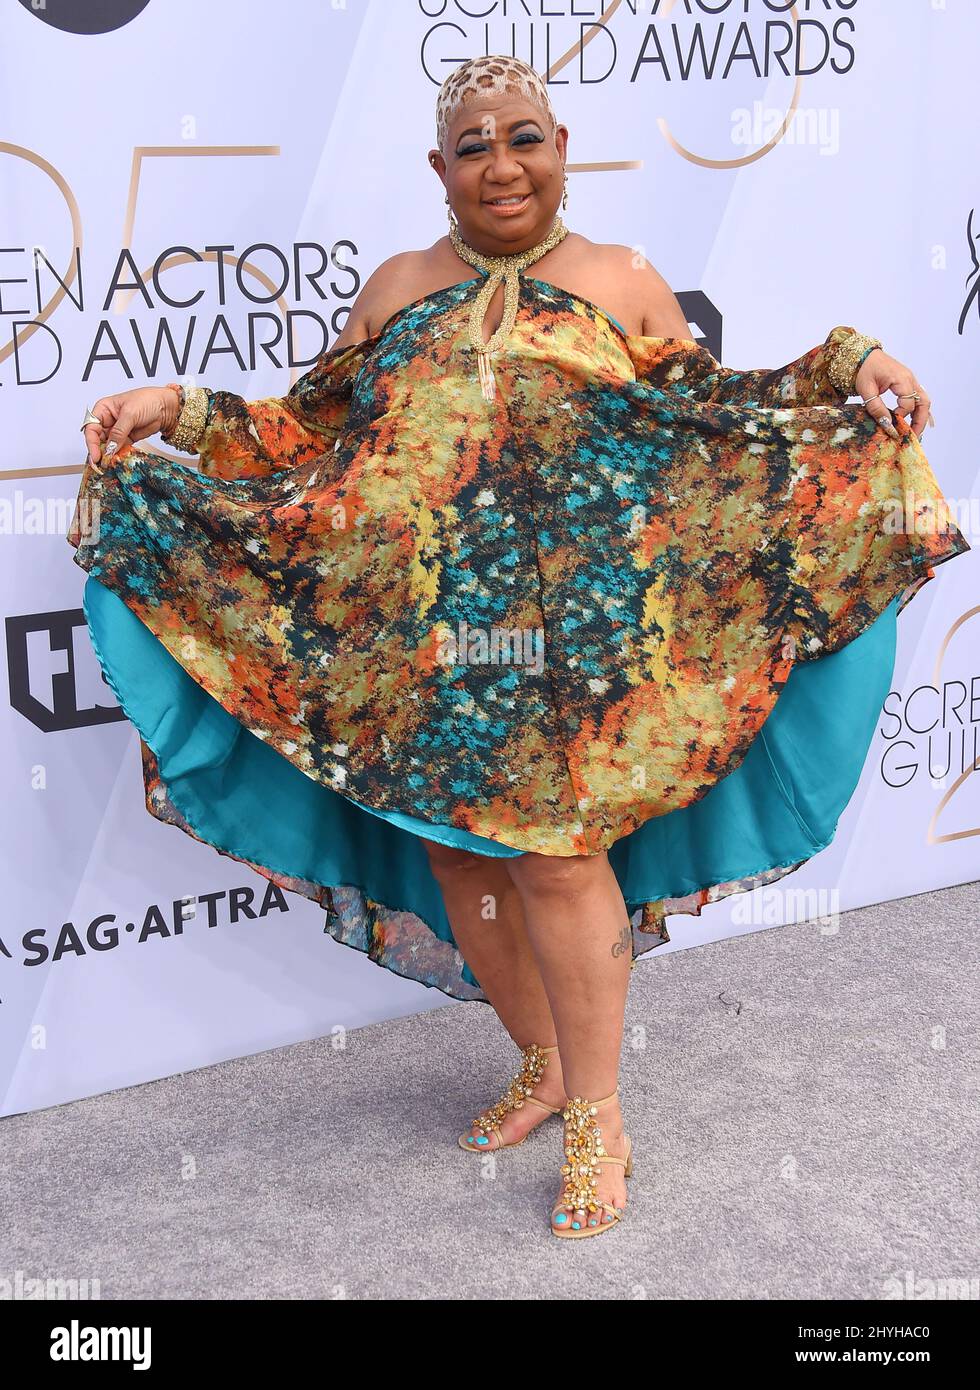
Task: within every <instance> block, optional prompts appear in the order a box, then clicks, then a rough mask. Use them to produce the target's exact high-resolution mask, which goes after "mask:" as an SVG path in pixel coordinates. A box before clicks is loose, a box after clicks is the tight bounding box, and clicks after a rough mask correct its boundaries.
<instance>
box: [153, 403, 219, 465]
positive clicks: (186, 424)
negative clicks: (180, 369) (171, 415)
mask: <svg viewBox="0 0 980 1390" xmlns="http://www.w3.org/2000/svg"><path fill="white" fill-rule="evenodd" d="M183 394H184V403H183V406H182V407H181V410H180V413H179V414H178V416H177V419H176V420H175V421H174V423H173V425H172V427H171V428H170V429H169V430H161V431H160V438H161V439H162V440H163V442H164V444H169V445H170V446H171V448H174V449H179V450H180V452H181V453H183V454H196V453H197V446H198V443H199V442H200V438H201V435H202V434H203V433H204V428H205V426H206V424H207V420H208V406H209V404H210V399H209V398H210V393H209V391H208V389H207V387H206V386H189V387H187V388H186V389H185V390H184V393H183Z"/></svg>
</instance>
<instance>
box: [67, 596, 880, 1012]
mask: <svg viewBox="0 0 980 1390" xmlns="http://www.w3.org/2000/svg"><path fill="white" fill-rule="evenodd" d="M899 602H900V599H899V596H898V595H896V596H895V598H893V599H892V601H891V602H890V603H889V604H888V606H887V607H886V608H885V609H884V610H883V612H882V613H881V614H880V615H879V616H878V618H877V619H876V620H875V621H874V622H873V623H872V624H871V625H870V626H869V627H867V628H866V629H865V630H864V632H862V633H861V634H860V635H859V636H858V637H856V638H854V639H853V640H852V641H851V642H849V643H848V644H847V645H846V646H844V647H843V648H841V649H840V650H839V651H836V652H833V653H830V654H828V655H825V656H823V657H821V658H820V659H816V660H807V661H803V662H799V663H797V664H796V665H795V666H794V667H793V668H792V670H791V672H790V675H789V678H788V680H787V682H786V684H785V686H784V687H783V690H782V691H781V693H780V695H779V698H778V699H777V701H776V703H775V705H774V706H773V709H772V711H771V713H770V714H769V717H768V719H767V720H766V722H765V724H764V725H763V727H762V729H761V730H760V732H759V733H758V734H757V736H756V737H755V739H754V740H753V742H752V743H751V744H750V746H749V748H748V751H747V753H746V756H745V757H744V758H743V760H742V762H741V763H740V764H739V765H738V767H737V768H735V769H734V771H732V772H731V773H729V774H728V775H727V776H726V777H724V778H722V779H721V780H720V781H719V782H717V783H716V784H715V785H714V786H713V787H712V788H711V789H710V791H709V792H708V793H707V794H706V795H705V796H703V797H702V798H700V799H699V800H698V801H696V802H693V803H691V804H690V805H688V806H685V807H680V808H678V809H676V810H674V811H671V812H669V813H668V814H666V815H663V816H656V817H654V818H652V819H651V820H649V821H647V822H646V823H645V824H644V825H642V826H640V827H639V828H638V829H636V830H634V831H632V832H631V833H629V834H627V835H625V836H623V837H622V838H621V839H620V840H618V841H617V842H616V843H615V844H614V845H612V846H611V847H610V849H609V850H608V857H609V863H610V865H611V867H612V869H613V871H614V873H615V875H616V879H617V881H618V883H619V886H620V889H621V891H622V893H623V897H624V899H625V902H626V905H627V908H628V909H629V910H630V912H632V911H633V910H635V909H636V908H638V907H640V906H642V905H643V904H644V903H647V902H652V901H657V900H660V899H666V898H680V897H683V896H685V895H687V894H690V893H694V892H697V891H699V890H701V889H704V888H708V887H711V886H713V885H719V884H728V883H730V882H732V881H733V880H737V879H742V878H750V877H752V876H754V875H758V874H762V873H765V872H767V871H769V870H773V869H776V868H780V867H787V868H788V867H790V866H793V865H797V864H799V863H800V862H801V861H804V860H806V859H808V858H810V857H811V856H812V855H813V854H815V853H817V852H818V851H819V850H821V849H823V848H825V847H826V846H827V845H828V844H829V843H830V842H831V840H832V839H833V837H834V833H835V830H836V826H837V821H838V819H839V817H840V815H841V813H842V812H843V810H844V809H845V807H846V806H847V803H848V801H849V800H850V798H851V796H852V795H853V792H854V790H855V788H856V786H857V784H858V781H859V779H860V777H861V773H862V770H863V767H864V763H865V759H866V757H867V753H868V749H869V746H870V744H871V741H872V739H873V737H874V732H875V727H876V725H877V722H878V719H879V716H880V712H881V708H882V705H883V703H884V701H885V698H886V696H887V694H888V691H889V688H890V682H891V678H892V674H893V670H894V661H895V651H896V620H897V614H898V607H899ZM83 606H84V611H85V616H86V619H87V621H88V626H89V633H90V636H91V640H92V644H93V647H94V649H95V652H96V655H97V657H98V660H99V663H100V665H101V666H102V669H103V671H104V673H105V675H106V679H107V681H108V683H109V685H110V687H111V689H112V690H113V692H114V693H115V695H116V698H117V699H118V701H119V703H120V705H121V706H122V708H123V711H124V713H125V714H126V716H127V718H128V719H129V720H130V721H131V722H132V724H133V725H134V726H135V727H136V729H137V730H138V732H139V734H140V735H141V737H142V738H143V739H144V741H145V742H146V744H147V746H148V747H149V748H150V749H151V750H152V752H153V754H154V755H155V757H156V759H157V763H158V769H159V773H160V777H161V780H162V781H163V783H164V784H165V785H166V788H167V792H168V794H169V796H170V798H171V801H172V803H173V805H174V806H175V807H176V808H177V810H178V811H179V813H180V815H181V816H183V817H184V818H185V819H186V821H187V823H188V825H189V826H190V827H191V829H192V830H193V832H194V834H195V835H196V836H197V837H198V838H200V839H201V840H203V841H205V842H206V843H208V844H210V845H212V846H214V847H215V848H217V849H219V850H221V851H222V852H224V853H227V854H229V855H231V856H232V857H234V858H237V859H241V860H245V861H247V862H249V863H252V864H261V865H263V866H264V867H266V868H268V869H270V870H272V871H274V872H276V873H280V874H285V875H289V876H291V877H295V878H299V879H303V880H307V881H309V882H310V883H312V884H320V885H326V886H330V887H340V886H342V885H347V886H350V887H352V888H355V889H358V890H359V891H360V892H361V893H362V894H363V895H364V897H365V899H370V900H372V902H373V903H375V904H384V905H386V906H387V907H388V908H391V909H393V910H396V911H405V912H409V913H412V914H414V915H415V916H416V917H418V918H419V919H420V920H421V921H422V922H423V923H424V924H425V926H426V927H428V929H429V931H430V932H432V933H433V935H434V936H435V937H437V938H438V940H439V941H441V942H446V943H450V944H454V939H453V935H452V929H451V927H450V925H449V921H448V919H447V917H446V912H445V907H444V904H443V900H442V894H441V892H440V889H439V887H438V884H437V882H436V880H435V878H434V877H433V875H432V871H431V868H430V865H429V860H428V855H427V852H426V848H425V845H424V844H423V842H422V837H425V838H428V839H431V840H435V841H437V842H439V843H441V844H444V845H448V846H451V847H453V848H457V849H465V850H471V851H473V852H474V853H477V854H482V855H487V856H493V857H500V858H510V857H514V856H516V855H519V854H521V853H523V851H521V850H518V849H514V848H512V847H510V846H508V845H503V844H500V843H498V842H496V841H494V840H491V839H488V838H485V837H483V836H480V835H475V834H473V833H472V832H470V831H467V830H463V829H460V828H458V827H455V826H451V825H440V824H435V823H432V822H429V821H425V820H422V819H420V818H419V817H417V816H413V815H412V814H411V813H410V812H409V811H408V810H405V811H393V810H379V809H377V808H374V807H368V806H364V805H362V804H361V803H360V802H357V801H354V800H353V799H351V798H349V797H347V796H345V795H343V793H341V792H339V791H335V790H333V789H332V788H330V787H327V786H325V785H324V784H322V783H319V782H317V781H315V780H313V779H312V778H310V777H308V776H307V775H306V774H305V773H304V772H302V771H301V770H300V769H299V768H297V767H296V766H295V765H294V764H292V763H291V762H289V760H288V759H287V758H285V757H283V756H281V755H280V754H279V753H277V752H276V751H275V749H273V748H272V747H270V746H269V745H268V744H266V743H265V742H264V741H263V740H262V739H261V738H259V737H258V736H257V735H255V734H253V733H252V732H251V731H250V730H248V729H247V728H246V727H245V726H244V725H242V724H240V723H239V722H238V721H237V720H236V719H235V718H234V716H233V715H231V714H230V713H229V712H228V711H227V710H225V709H224V708H223V706H222V705H221V704H220V703H219V702H218V701H217V700H216V699H214V697H213V696H211V695H210V694H208V692H207V691H206V690H205V689H204V688H203V687H202V686H200V685H198V684H197V682H196V681H195V680H194V679H193V678H192V677H191V676H190V675H189V674H188V672H187V671H186V670H185V669H184V668H183V667H182V666H181V665H180V664H179V662H178V661H177V660H176V659H175V658H174V657H173V656H171V654H170V653H169V652H168V651H167V649H166V647H164V645H163V644H162V643H161V642H160V641H158V640H157V638H156V637H155V636H154V635H153V634H152V633H151V632H150V630H149V629H148V628H147V627H145V626H144V624H143V623H142V622H141V621H140V620H139V618H138V617H137V616H136V614H135V613H134V612H133V611H132V610H131V609H130V608H128V607H127V605H126V603H125V602H124V601H123V599H122V598H121V597H120V596H119V595H118V594H116V593H115V592H114V591H113V590H111V589H110V588H108V587H107V586H106V585H104V584H102V583H101V582H100V581H99V580H98V579H97V578H96V577H95V576H94V575H89V576H88V578H87V580H86V583H85V587H84V591H83ZM406 800H408V798H407V796H406ZM341 939H344V940H345V941H346V944H349V945H357V946H358V947H359V949H362V950H367V951H368V952H369V953H370V952H371V944H370V941H369V940H368V939H367V937H366V936H365V938H364V939H363V940H361V939H353V938H351V937H344V938H341ZM381 963H382V964H385V965H388V966H389V968H393V969H395V970H396V972H397V973H405V974H408V973H409V972H408V971H404V972H402V971H398V967H397V965H396V964H393V963H391V962H390V961H389V960H387V959H384V958H382V959H381ZM413 978H414V977H413ZM459 978H460V979H461V981H462V982H463V984H464V985H465V986H470V987H474V986H475V987H476V989H477V990H478V989H479V983H478V981H476V980H475V978H474V976H473V975H472V972H470V970H469V968H468V967H465V964H464V968H462V970H461V973H460V977H459ZM423 982H424V981H423ZM438 987H439V988H444V989H445V992H447V993H452V994H453V997H457V998H459V997H469V998H473V997H479V998H482V995H480V994H475V993H473V992H470V993H466V992H460V993H457V992H456V991H455V990H451V989H449V988H446V987H445V986H444V985H443V984H442V983H439V985H438Z"/></svg>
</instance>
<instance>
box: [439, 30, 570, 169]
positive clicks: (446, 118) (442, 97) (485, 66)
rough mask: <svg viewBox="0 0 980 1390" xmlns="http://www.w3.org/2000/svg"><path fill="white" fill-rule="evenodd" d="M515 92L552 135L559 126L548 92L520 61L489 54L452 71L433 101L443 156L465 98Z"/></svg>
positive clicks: (525, 64) (536, 74)
mask: <svg viewBox="0 0 980 1390" xmlns="http://www.w3.org/2000/svg"><path fill="white" fill-rule="evenodd" d="M502 92H514V93H516V94H519V95H520V96H522V97H524V98H525V99H526V100H527V101H529V102H530V103H531V105H532V106H536V107H538V109H539V110H540V111H542V112H544V113H545V114H546V115H547V116H548V118H549V119H550V121H551V129H552V131H554V130H555V128H556V127H557V125H558V118H557V116H556V115H555V112H554V107H553V106H552V105H551V98H550V97H549V96H548V88H547V85H546V84H545V82H544V80H543V79H542V78H541V76H540V75H539V74H538V73H537V72H536V71H535V70H534V68H532V67H530V66H529V64H527V63H525V62H523V61H522V60H521V59H520V58H508V57H507V56H506V55H502V54H491V56H490V57H488V58H468V59H467V60H466V62H465V63H462V64H461V65H460V66H459V67H458V68H455V69H454V70H453V71H452V72H451V73H450V74H449V76H448V77H447V78H446V80H445V82H444V83H443V84H442V86H441V87H440V88H439V95H438V97H437V98H436V140H437V142H438V145H439V149H440V150H442V151H443V152H445V148H446V140H447V138H448V135H449V127H450V124H451V123H452V120H453V117H454V116H455V115H456V112H457V110H458V109H459V107H460V106H462V105H463V104H464V102H465V101H466V99H467V97H469V96H471V95H474V96H499V95H500V94H501V93H502Z"/></svg>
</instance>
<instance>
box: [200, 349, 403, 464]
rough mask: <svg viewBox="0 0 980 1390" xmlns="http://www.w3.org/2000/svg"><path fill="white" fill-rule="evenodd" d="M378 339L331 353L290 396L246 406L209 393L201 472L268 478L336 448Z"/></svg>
mask: <svg viewBox="0 0 980 1390" xmlns="http://www.w3.org/2000/svg"><path fill="white" fill-rule="evenodd" d="M377 336H378V335H374V336H373V337H370V338H364V339H362V340H361V341H360V342H357V343H351V344H349V345H348V346H346V347H343V348H330V349H328V350H327V351H326V352H324V353H323V354H322V355H321V356H320V357H318V358H317V360H316V362H315V363H314V364H313V366H312V367H311V368H310V370H309V371H308V372H307V373H306V375H305V376H302V377H300V379H299V380H298V381H297V382H296V383H295V385H294V386H292V387H291V388H290V390H289V391H288V392H287V394H286V395H285V396H279V397H268V398H266V399H262V400H255V401H246V400H244V399H243V398H242V397H241V396H239V395H237V394H236V393H235V392H234V391H213V390H211V389H210V388H206V389H207V390H208V414H207V422H206V424H205V427H204V431H203V433H202V435H201V437H200V440H199V442H198V459H199V464H198V467H199V471H200V472H201V473H204V474H206V475H207V476H208V477H214V478H250V477H253V478H254V477H263V476H265V475H267V474H270V473H276V472H279V471H280V470H282V469H286V468H295V467H296V466H297V465H299V464H301V463H305V462H306V461H307V460H308V459H311V458H315V457H316V456H317V455H318V454H322V453H324V452H326V451H327V450H328V449H330V448H332V447H333V444H334V441H335V440H336V439H337V436H338V435H339V434H340V433H341V431H342V430H343V428H344V423H345V421H346V419H347V412H348V410H349V408H350V400H351V394H352V392H353V388H354V379H355V377H356V376H357V373H358V371H359V370H360V368H361V367H362V365H363V364H364V361H365V360H366V358H367V356H368V355H369V354H370V351H371V349H372V347H373V346H374V344H375V343H376V342H377Z"/></svg>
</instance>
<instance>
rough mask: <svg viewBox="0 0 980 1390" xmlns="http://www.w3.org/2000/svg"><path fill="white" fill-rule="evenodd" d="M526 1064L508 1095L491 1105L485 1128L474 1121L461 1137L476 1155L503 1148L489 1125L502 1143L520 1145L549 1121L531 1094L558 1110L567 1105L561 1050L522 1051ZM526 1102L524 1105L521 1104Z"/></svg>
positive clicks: (528, 1048) (485, 1114)
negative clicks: (501, 1138)
mask: <svg viewBox="0 0 980 1390" xmlns="http://www.w3.org/2000/svg"><path fill="white" fill-rule="evenodd" d="M523 1053H524V1061H523V1065H522V1067H521V1070H520V1071H519V1072H518V1073H517V1075H516V1076H515V1077H514V1079H513V1081H512V1082H511V1084H510V1088H509V1090H508V1091H507V1093H506V1095H505V1096H504V1097H502V1099H501V1100H500V1101H498V1103H497V1105H495V1106H490V1107H489V1109H487V1110H485V1111H484V1112H483V1114H482V1115H480V1116H479V1117H478V1119H481V1120H484V1121H485V1122H486V1127H482V1126H481V1125H480V1124H479V1123H478V1121H476V1120H475V1121H474V1122H473V1124H472V1125H471V1126H470V1129H469V1131H468V1132H467V1133H466V1134H463V1135H461V1136H460V1138H461V1140H462V1142H463V1144H464V1146H465V1147H466V1148H468V1149H473V1150H474V1151H475V1152H477V1153H491V1152H492V1151H493V1150H494V1149H499V1148H500V1147H501V1141H500V1138H499V1137H498V1135H497V1134H496V1133H494V1132H493V1131H492V1130H491V1128H490V1125H491V1124H496V1125H497V1127H498V1128H499V1130H500V1134H501V1135H502V1136H503V1144H505V1145H507V1144H518V1143H520V1141H521V1140H522V1139H524V1138H525V1137H526V1136H527V1135H528V1134H530V1132H531V1130H532V1129H536V1128H537V1127H538V1125H539V1124H541V1123H542V1122H543V1121H544V1120H547V1119H549V1118H550V1115H549V1112H548V1111H547V1110H542V1108H541V1106H540V1105H535V1104H534V1102H533V1101H532V1100H530V1099H529V1098H528V1096H527V1091H526V1089H525V1088H530V1093H531V1095H532V1096H533V1097H534V1098H535V1099H537V1100H540V1101H542V1102H543V1103H544V1104H545V1105H550V1106H551V1107H552V1108H553V1109H556V1110H558V1111H559V1113H560V1110H561V1107H562V1106H564V1104H565V1100H566V1096H565V1084H564V1081H563V1080H562V1074H561V1059H560V1057H559V1056H558V1049H557V1048H555V1049H554V1050H553V1051H550V1050H549V1051H545V1050H544V1049H542V1048H535V1047H534V1046H533V1044H532V1045H531V1046H530V1047H526V1048H524V1049H523ZM521 1101H523V1103H520V1102H521Z"/></svg>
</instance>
